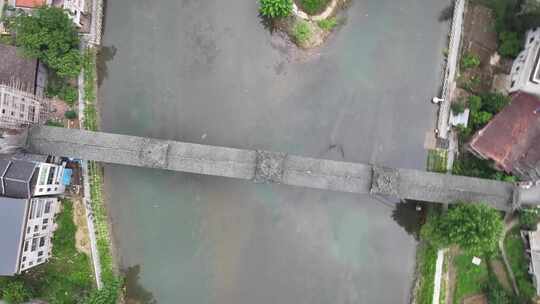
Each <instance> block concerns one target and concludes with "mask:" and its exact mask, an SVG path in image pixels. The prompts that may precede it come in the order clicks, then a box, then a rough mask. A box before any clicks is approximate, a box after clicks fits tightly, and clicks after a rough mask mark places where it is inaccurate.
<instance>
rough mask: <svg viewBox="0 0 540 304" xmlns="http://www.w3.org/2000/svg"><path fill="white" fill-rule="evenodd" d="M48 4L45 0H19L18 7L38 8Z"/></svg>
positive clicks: (16, 3) (16, 2) (16, 4)
mask: <svg viewBox="0 0 540 304" xmlns="http://www.w3.org/2000/svg"><path fill="white" fill-rule="evenodd" d="M45 4H46V1H45V0H17V1H15V6H16V7H25V8H37V7H40V6H43V5H45Z"/></svg>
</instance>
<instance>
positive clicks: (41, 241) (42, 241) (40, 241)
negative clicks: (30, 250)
mask: <svg viewBox="0 0 540 304" xmlns="http://www.w3.org/2000/svg"><path fill="white" fill-rule="evenodd" d="M43 246H45V237H44V236H42V237H41V238H40V239H39V247H43Z"/></svg>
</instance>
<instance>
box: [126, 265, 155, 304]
mask: <svg viewBox="0 0 540 304" xmlns="http://www.w3.org/2000/svg"><path fill="white" fill-rule="evenodd" d="M140 273H141V265H135V266H131V267H128V268H127V269H126V270H125V276H126V303H127V304H157V301H156V299H155V298H154V295H153V294H152V293H151V292H149V291H148V290H146V289H144V287H143V286H142V285H141V284H140V283H139V279H140Z"/></svg>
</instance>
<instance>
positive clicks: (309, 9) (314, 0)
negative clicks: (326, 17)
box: [300, 0, 329, 15]
mask: <svg viewBox="0 0 540 304" xmlns="http://www.w3.org/2000/svg"><path fill="white" fill-rule="evenodd" d="M328 1H329V0H300V6H301V7H302V9H303V10H304V11H305V12H306V13H308V14H309V15H315V14H318V13H321V12H322V11H323V10H324V9H325V8H326V6H327V5H328Z"/></svg>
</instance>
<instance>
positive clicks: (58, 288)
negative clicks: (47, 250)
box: [0, 200, 94, 303]
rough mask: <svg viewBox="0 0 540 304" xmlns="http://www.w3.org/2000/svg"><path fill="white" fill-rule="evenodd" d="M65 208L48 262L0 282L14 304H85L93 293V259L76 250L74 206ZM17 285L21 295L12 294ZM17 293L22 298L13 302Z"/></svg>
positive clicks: (63, 204) (5, 294) (3, 290)
mask: <svg viewBox="0 0 540 304" xmlns="http://www.w3.org/2000/svg"><path fill="white" fill-rule="evenodd" d="M62 206H63V210H62V212H61V213H60V214H59V215H58V216H57V218H56V223H57V224H58V229H57V230H56V232H55V234H54V238H53V240H52V243H53V251H52V257H51V258H50V260H49V262H48V263H45V264H43V265H40V266H37V267H35V268H32V269H30V270H29V271H28V272H26V273H24V274H22V275H20V276H17V277H14V278H0V292H1V293H2V295H3V296H4V297H8V298H10V297H11V300H12V301H14V302H18V301H19V300H28V299H30V298H37V299H41V300H44V301H47V302H49V303H82V302H84V299H86V298H87V296H88V295H89V294H90V293H91V292H92V290H93V289H94V285H93V282H94V278H93V272H92V268H91V265H90V259H89V257H88V256H87V255H86V254H84V253H81V252H78V251H77V249H76V247H75V232H76V230H77V227H76V226H75V223H74V222H73V204H72V202H71V201H69V200H63V201H62ZM17 285H18V286H22V287H23V288H22V289H20V288H19V289H20V290H19V292H15V291H14V290H13V289H14V288H13V287H14V286H17ZM8 289H9V290H8ZM14 293H16V294H18V295H19V296H22V297H19V298H16V297H15V298H13V296H16V295H15V294H14ZM8 294H9V295H8Z"/></svg>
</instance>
